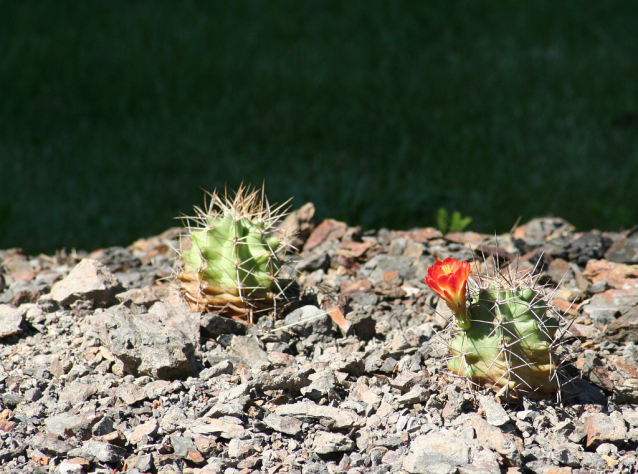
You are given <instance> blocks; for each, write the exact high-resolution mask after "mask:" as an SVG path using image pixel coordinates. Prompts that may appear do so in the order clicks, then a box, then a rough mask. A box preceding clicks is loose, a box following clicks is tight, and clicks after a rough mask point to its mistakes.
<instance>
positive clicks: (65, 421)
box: [44, 413, 89, 438]
mask: <svg viewBox="0 0 638 474" xmlns="http://www.w3.org/2000/svg"><path fill="white" fill-rule="evenodd" d="M88 421H89V420H86V419H84V418H82V417H80V416H77V415H72V414H70V413H61V414H59V415H55V416H50V417H49V418H47V419H46V420H45V422H44V423H45V426H46V428H47V431H48V432H49V433H54V434H56V435H58V436H61V437H63V438H67V437H70V436H72V435H73V432H72V428H73V427H76V426H80V425H82V424H84V423H87V422H88Z"/></svg>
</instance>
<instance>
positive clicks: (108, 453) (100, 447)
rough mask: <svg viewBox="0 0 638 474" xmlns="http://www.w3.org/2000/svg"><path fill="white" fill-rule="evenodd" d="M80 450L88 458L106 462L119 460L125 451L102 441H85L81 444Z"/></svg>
mask: <svg viewBox="0 0 638 474" xmlns="http://www.w3.org/2000/svg"><path fill="white" fill-rule="evenodd" d="M82 452H83V453H84V454H85V456H86V457H87V458H88V459H94V460H96V461H99V462H106V463H112V462H118V461H120V459H121V458H122V456H123V455H124V453H125V451H124V450H123V449H122V448H120V447H118V446H114V445H112V444H109V443H105V442H102V441H87V442H86V443H85V444H84V445H83V446H82Z"/></svg>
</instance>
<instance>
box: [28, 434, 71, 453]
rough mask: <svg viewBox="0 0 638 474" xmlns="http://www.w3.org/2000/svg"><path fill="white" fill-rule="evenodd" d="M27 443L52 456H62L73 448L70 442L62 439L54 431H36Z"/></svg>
mask: <svg viewBox="0 0 638 474" xmlns="http://www.w3.org/2000/svg"><path fill="white" fill-rule="evenodd" d="M29 445H30V446H31V447H32V448H33V449H38V450H40V451H42V452H43V453H47V454H51V455H53V456H64V455H65V454H66V453H68V452H69V451H71V450H72V449H73V448H74V446H73V445H72V444H71V443H69V442H66V441H62V440H61V439H60V438H59V437H58V435H56V434H55V433H38V434H37V435H35V436H34V437H33V438H31V442H30V443H29Z"/></svg>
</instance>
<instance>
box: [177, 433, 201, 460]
mask: <svg viewBox="0 0 638 474" xmlns="http://www.w3.org/2000/svg"><path fill="white" fill-rule="evenodd" d="M170 440H171V445H172V446H173V454H175V456H177V457H178V458H185V457H187V456H188V452H189V450H191V449H193V450H194V449H195V442H194V441H193V440H192V439H191V438H187V437H185V436H171V437H170ZM200 456H201V454H200Z"/></svg>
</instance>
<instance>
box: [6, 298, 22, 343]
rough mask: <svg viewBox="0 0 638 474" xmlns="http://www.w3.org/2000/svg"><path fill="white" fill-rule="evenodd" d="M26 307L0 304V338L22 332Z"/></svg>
mask: <svg viewBox="0 0 638 474" xmlns="http://www.w3.org/2000/svg"><path fill="white" fill-rule="evenodd" d="M25 312H26V311H25V310H24V309H19V308H14V307H12V306H10V305H8V304H0V339H1V338H3V337H8V336H15V335H16V334H22V327H21V326H22V322H23V321H24V313H25Z"/></svg>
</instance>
